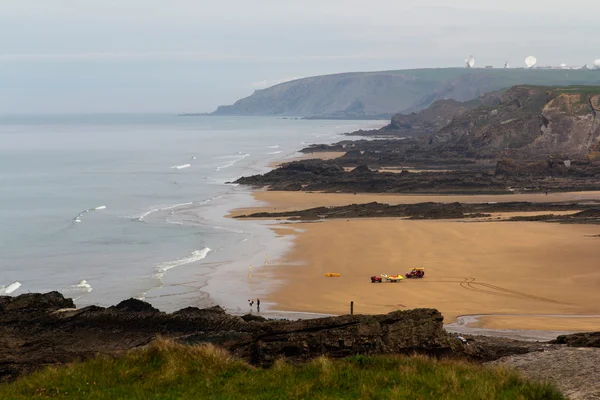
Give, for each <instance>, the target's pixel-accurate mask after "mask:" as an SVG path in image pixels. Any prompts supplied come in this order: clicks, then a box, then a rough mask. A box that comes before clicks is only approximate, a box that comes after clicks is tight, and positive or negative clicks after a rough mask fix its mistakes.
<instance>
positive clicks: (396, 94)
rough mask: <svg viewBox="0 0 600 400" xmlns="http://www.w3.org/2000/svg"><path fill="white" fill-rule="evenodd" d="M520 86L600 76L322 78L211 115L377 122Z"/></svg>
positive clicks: (457, 73)
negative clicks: (376, 119) (439, 102)
mask: <svg viewBox="0 0 600 400" xmlns="http://www.w3.org/2000/svg"><path fill="white" fill-rule="evenodd" d="M520 84H532V85H546V86H547V85H575V84H586V85H591V84H600V72H598V71H588V70H576V71H572V70H569V71H565V70H524V69H512V70H505V69H492V70H489V69H465V68H442V69H415V70H399V71H381V72H355V73H344V74H334V75H323V76H316V77H311V78H304V79H298V80H295V81H291V82H285V83H282V84H279V85H276V86H273V87H270V88H267V89H263V90H257V91H256V92H254V94H252V95H251V96H248V97H246V98H243V99H241V100H238V101H237V102H235V103H234V104H233V105H229V106H221V107H219V108H218V109H217V110H216V111H215V112H214V113H213V114H214V115H278V116H298V117H334V118H343V117H346V118H361V117H362V118H368V117H379V118H380V117H382V116H384V115H388V116H391V115H393V114H396V113H399V112H403V113H412V112H416V111H419V110H422V109H425V108H427V107H428V106H429V105H431V104H432V103H434V102H435V101H436V100H444V99H454V100H458V101H467V100H472V99H476V98H477V97H479V96H481V95H483V94H484V93H488V92H492V91H496V90H500V89H504V88H507V87H510V86H514V85H520Z"/></svg>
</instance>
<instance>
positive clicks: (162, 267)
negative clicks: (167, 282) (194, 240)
mask: <svg viewBox="0 0 600 400" xmlns="http://www.w3.org/2000/svg"><path fill="white" fill-rule="evenodd" d="M210 251H211V249H209V248H208V247H205V248H203V249H202V250H195V251H192V253H191V254H190V255H189V256H187V257H184V258H180V259H179V260H175V261H167V262H164V263H161V264H158V265H157V266H156V268H155V269H154V271H155V276H156V277H157V278H161V277H162V276H163V275H164V274H165V272H167V271H168V270H170V269H172V268H175V267H179V266H181V265H185V264H190V263H193V262H197V261H200V260H203V259H204V258H206V255H207V254H208V253H209V252H210Z"/></svg>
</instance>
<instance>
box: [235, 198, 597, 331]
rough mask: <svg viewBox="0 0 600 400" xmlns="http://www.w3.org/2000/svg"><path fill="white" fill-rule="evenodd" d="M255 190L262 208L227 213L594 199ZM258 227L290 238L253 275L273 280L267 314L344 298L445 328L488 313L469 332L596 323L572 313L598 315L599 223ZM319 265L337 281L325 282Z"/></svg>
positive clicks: (330, 305)
mask: <svg viewBox="0 0 600 400" xmlns="http://www.w3.org/2000/svg"><path fill="white" fill-rule="evenodd" d="M252 195H253V197H254V199H255V200H256V201H257V202H258V203H259V206H255V207H254V206H253V207H245V208H238V209H235V210H232V212H231V213H230V214H229V217H234V216H238V215H243V214H248V213H252V212H260V211H269V212H275V211H276V212H279V211H289V210H300V209H305V208H311V207H318V206H341V205H348V204H353V203H367V202H372V201H378V202H383V203H388V204H401V203H419V202H424V201H435V202H457V201H458V202H471V203H477V202H501V201H536V202H557V201H574V200H575V201H576V200H581V201H585V200H592V199H600V192H560V193H550V194H548V195H546V194H544V193H531V194H512V195H472V196H465V195H459V196H454V195H441V196H437V195H397V194H391V195H390V194H356V195H353V194H340V193H334V194H329V193H327V194H326V193H307V192H274V191H266V190H257V191H254V192H253V193H252ZM254 221H255V222H256V220H254ZM262 223H266V224H269V225H270V229H271V230H272V231H273V232H274V233H275V234H276V235H277V236H278V237H280V238H287V240H288V241H289V243H290V244H291V247H290V248H288V250H287V251H285V252H284V253H283V254H282V256H281V257H280V258H277V259H274V258H273V259H272V261H271V263H270V264H269V265H268V266H266V267H265V268H261V269H260V270H259V271H257V272H256V273H255V275H254V277H255V279H256V280H261V281H271V282H275V283H276V284H275V285H273V286H271V289H270V290H268V291H267V293H265V294H263V298H264V299H265V300H266V303H267V304H268V305H269V307H268V309H269V310H272V311H277V310H279V311H285V312H308V313H313V312H318V313H327V314H347V313H348V312H349V302H350V301H354V310H355V312H357V313H365V314H376V313H387V312H390V311H394V310H398V309H400V310H404V309H410V308H422V307H431V308H437V309H438V310H440V311H441V312H442V314H443V315H444V317H445V323H446V324H452V323H455V322H456V319H457V318H458V317H460V316H463V315H469V314H486V316H485V317H482V318H479V319H478V320H477V321H475V322H470V323H469V324H468V328H469V329H471V328H472V329H478V330H479V331H485V330H486V329H490V330H528V331H532V332H533V331H548V333H549V332H555V331H561V332H563V331H564V332H568V331H570V332H575V331H590V330H594V329H597V328H594V327H595V326H597V324H596V323H597V321H598V319H583V318H581V317H580V316H579V315H581V314H587V315H596V314H598V309H597V308H595V307H594V304H598V302H599V301H600V293H598V294H597V293H596V292H597V291H596V288H597V286H598V284H599V283H600V271H597V269H596V268H595V265H596V263H595V256H596V254H597V251H596V246H597V242H596V241H595V240H598V239H597V238H593V237H591V236H594V235H597V234H598V233H599V229H598V228H597V227H596V226H594V225H587V226H586V225H559V224H544V223H538V222H502V223H498V222H481V221H480V222H478V223H470V222H468V221H461V220H437V221H407V220H400V219H395V218H379V219H373V218H365V219H350V220H345V219H342V220H327V221H312V222H285V221H277V222H276V221H273V220H263V221H262ZM420 265H424V266H425V267H426V268H427V277H426V278H425V279H423V280H406V279H405V280H404V281H403V282H401V283H400V284H398V285H393V284H383V285H378V284H372V283H370V280H369V276H371V275H379V274H381V273H386V274H396V273H399V274H403V273H405V272H406V270H408V269H409V268H410V267H413V266H420ZM566 271H570V272H566ZM327 272H337V273H340V274H341V277H339V278H326V277H324V274H325V273H327ZM469 283H471V284H469ZM503 314H510V315H512V316H508V315H506V316H504V315H503ZM514 314H525V315H523V316H520V317H516V316H514ZM527 314H531V315H537V316H538V317H535V318H529V317H528V316H527ZM558 314H560V316H556V315H558ZM540 315H542V316H541V317H540ZM569 315H572V318H569ZM542 336H543V335H542Z"/></svg>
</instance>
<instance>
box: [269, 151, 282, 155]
mask: <svg viewBox="0 0 600 400" xmlns="http://www.w3.org/2000/svg"><path fill="white" fill-rule="evenodd" d="M281 152H282V151H281V150H278V151H272V152H270V153H267V155H273V154H279V153H281Z"/></svg>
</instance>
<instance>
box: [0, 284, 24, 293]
mask: <svg viewBox="0 0 600 400" xmlns="http://www.w3.org/2000/svg"><path fill="white" fill-rule="evenodd" d="M20 287H21V282H13V283H11V284H10V285H6V286H0V296H1V295H5V294H11V293H12V292H14V291H15V290H17V289H18V288H20Z"/></svg>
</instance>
